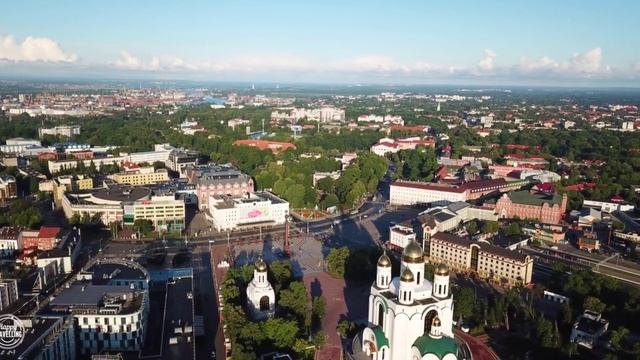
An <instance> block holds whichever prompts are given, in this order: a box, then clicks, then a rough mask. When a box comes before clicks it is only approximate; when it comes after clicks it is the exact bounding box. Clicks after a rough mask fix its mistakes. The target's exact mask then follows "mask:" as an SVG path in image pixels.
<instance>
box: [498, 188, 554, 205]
mask: <svg viewBox="0 0 640 360" xmlns="http://www.w3.org/2000/svg"><path fill="white" fill-rule="evenodd" d="M507 196H508V197H509V199H510V200H511V201H512V202H514V203H516V204H523V205H532V206H542V205H543V204H545V203H547V204H550V205H556V204H558V205H559V204H561V203H562V196H560V195H557V194H544V193H532V192H529V191H526V190H523V191H512V192H510V193H508V194H507Z"/></svg>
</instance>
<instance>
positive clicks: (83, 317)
mask: <svg viewBox="0 0 640 360" xmlns="http://www.w3.org/2000/svg"><path fill="white" fill-rule="evenodd" d="M49 310H50V311H51V312H53V313H57V314H65V315H66V314H70V315H72V316H73V318H74V320H75V329H76V334H77V336H76V339H77V340H78V348H79V349H80V353H81V354H82V355H84V356H87V355H89V354H98V353H100V352H102V351H118V352H120V351H122V352H130V351H132V352H135V351H139V350H140V349H141V348H142V345H143V344H144V339H145V335H146V328H147V322H148V321H147V319H148V314H149V297H148V292H147V290H139V289H135V288H132V287H131V286H125V285H96V284H92V283H90V282H86V281H80V282H76V283H74V284H73V285H71V286H69V287H68V288H65V289H64V290H62V292H60V293H59V294H58V295H57V296H56V297H55V299H53V300H52V301H51V302H50V304H49Z"/></svg>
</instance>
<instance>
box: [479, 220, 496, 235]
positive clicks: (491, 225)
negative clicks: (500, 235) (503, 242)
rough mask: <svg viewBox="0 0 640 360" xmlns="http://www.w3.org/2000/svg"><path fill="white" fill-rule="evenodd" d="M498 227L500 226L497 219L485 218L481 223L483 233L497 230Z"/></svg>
mask: <svg viewBox="0 0 640 360" xmlns="http://www.w3.org/2000/svg"><path fill="white" fill-rule="evenodd" d="M499 228H500V226H499V225H498V222H497V221H491V220H487V221H485V222H484V224H483V225H482V232H483V233H485V234H490V233H494V232H496V231H498V229H499Z"/></svg>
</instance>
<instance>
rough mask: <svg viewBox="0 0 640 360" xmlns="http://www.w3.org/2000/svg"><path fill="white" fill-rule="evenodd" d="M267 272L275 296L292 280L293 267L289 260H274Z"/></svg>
mask: <svg viewBox="0 0 640 360" xmlns="http://www.w3.org/2000/svg"><path fill="white" fill-rule="evenodd" d="M269 274H270V278H271V283H272V284H273V289H274V291H275V293H276V297H278V296H279V294H280V290H281V289H284V288H286V287H288V286H289V283H291V281H292V280H293V269H292V267H291V262H290V261H289V260H282V261H274V262H272V263H271V264H270V266H269Z"/></svg>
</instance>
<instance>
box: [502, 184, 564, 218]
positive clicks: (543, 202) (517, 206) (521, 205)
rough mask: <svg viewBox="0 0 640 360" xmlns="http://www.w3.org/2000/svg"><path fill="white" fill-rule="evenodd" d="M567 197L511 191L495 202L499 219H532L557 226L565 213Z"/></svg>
mask: <svg viewBox="0 0 640 360" xmlns="http://www.w3.org/2000/svg"><path fill="white" fill-rule="evenodd" d="M567 201H568V200H567V195H566V194H563V195H562V196H560V195H557V194H544V193H534V192H529V191H513V192H510V193H507V194H504V195H502V197H501V198H500V199H498V201H497V202H496V213H497V214H498V217H499V218H501V219H513V218H516V217H517V218H520V219H532V220H537V221H539V222H542V223H545V224H559V223H560V222H561V221H562V216H563V215H564V213H565V212H566V211H567Z"/></svg>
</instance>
